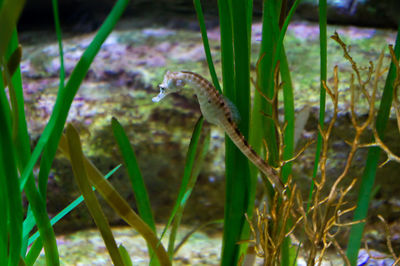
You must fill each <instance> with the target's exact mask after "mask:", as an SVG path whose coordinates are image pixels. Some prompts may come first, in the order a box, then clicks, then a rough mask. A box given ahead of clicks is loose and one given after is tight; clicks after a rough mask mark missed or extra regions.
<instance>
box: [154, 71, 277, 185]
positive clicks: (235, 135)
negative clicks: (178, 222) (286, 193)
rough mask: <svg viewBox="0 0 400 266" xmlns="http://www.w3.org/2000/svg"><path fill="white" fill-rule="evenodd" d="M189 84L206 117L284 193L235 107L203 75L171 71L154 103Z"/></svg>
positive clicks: (273, 170) (166, 75)
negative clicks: (242, 126) (243, 130)
mask: <svg viewBox="0 0 400 266" xmlns="http://www.w3.org/2000/svg"><path fill="white" fill-rule="evenodd" d="M185 85H188V86H187V88H189V89H192V90H194V92H195V94H196V95H197V99H198V101H199V104H200V109H201V112H202V114H203V116H204V118H205V119H206V120H207V121H208V122H210V123H213V124H215V125H217V126H220V127H221V128H222V129H224V131H225V133H226V134H227V135H228V136H229V138H230V139H231V140H232V142H233V143H235V145H236V146H237V147H238V148H239V150H240V151H241V152H242V153H243V154H244V155H245V156H246V157H247V158H248V159H249V160H250V161H251V162H252V163H253V164H254V165H255V166H256V167H257V168H258V169H259V170H260V171H261V172H262V173H263V174H264V175H266V177H267V178H268V180H269V181H270V182H271V184H273V185H275V187H276V188H277V190H278V191H279V192H281V193H282V191H283V184H282V181H281V180H280V178H279V177H278V174H277V173H276V171H275V169H274V168H272V167H271V166H269V165H268V164H267V163H266V162H265V161H264V160H263V159H262V158H261V157H260V156H258V154H257V153H256V152H255V151H254V150H253V149H252V148H251V146H250V145H249V144H248V142H247V140H246V139H245V138H244V136H243V134H242V133H241V132H240V131H239V129H238V127H237V125H236V123H235V122H234V119H233V112H232V109H231V108H230V107H229V104H228V102H227V101H226V100H225V99H224V97H223V96H222V95H221V94H220V93H219V92H218V91H217V90H216V89H215V88H214V86H213V85H212V84H211V83H210V82H209V81H208V80H207V79H205V78H203V77H202V76H200V75H199V74H196V73H193V72H189V71H179V72H169V71H168V72H167V73H166V74H165V76H164V80H163V82H162V83H161V84H160V85H159V88H160V93H159V94H158V96H156V97H154V98H153V101H154V102H158V101H160V100H161V99H162V98H164V97H165V96H166V95H167V94H169V93H172V92H179V91H181V90H182V89H183V88H184V87H185Z"/></svg>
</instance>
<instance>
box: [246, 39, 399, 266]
mask: <svg viewBox="0 0 400 266" xmlns="http://www.w3.org/2000/svg"><path fill="white" fill-rule="evenodd" d="M331 38H332V39H333V40H335V41H336V42H337V43H338V44H339V45H340V46H341V48H342V49H343V52H344V58H345V59H346V60H347V61H348V62H349V63H350V64H351V66H352V70H353V73H352V75H351V78H350V93H351V95H350V96H351V97H350V106H349V114H350V120H351V124H352V130H353V131H354V135H353V136H352V139H350V140H349V139H347V140H345V142H346V143H347V144H348V145H349V147H350V150H349V152H348V154H347V158H346V159H345V164H344V167H343V170H342V171H341V172H340V174H339V175H338V176H337V177H332V176H328V172H327V168H328V158H329V156H330V155H329V145H330V139H331V135H332V130H333V128H334V126H335V123H336V121H337V117H338V112H339V108H338V106H339V94H340V93H339V75H338V67H337V66H336V67H335V68H334V70H333V84H332V85H331V86H330V85H328V84H327V83H326V82H325V81H323V87H324V89H325V91H326V93H327V95H328V96H329V98H330V100H331V102H332V106H333V115H332V117H331V119H330V121H329V122H328V124H327V125H325V126H324V127H323V128H322V127H320V126H319V127H318V130H319V133H320V135H321V137H322V151H321V159H320V162H319V175H318V177H316V178H315V179H314V180H313V183H314V188H313V191H312V196H311V197H310V199H309V203H308V204H306V202H305V201H304V200H303V198H302V196H301V194H300V193H299V191H298V189H296V185H295V184H294V183H295V182H292V181H290V180H291V178H289V181H288V183H287V184H286V191H285V192H286V193H285V196H284V197H283V198H279V199H278V198H277V195H275V197H274V198H273V200H272V202H271V204H270V207H269V209H268V208H267V207H266V205H265V204H264V205H263V207H262V208H261V210H257V211H256V215H255V219H256V221H255V222H253V223H251V222H250V221H249V223H250V228H251V232H252V234H253V238H254V239H253V240H251V242H253V243H254V246H255V251H256V254H257V255H258V256H260V257H263V258H264V265H279V262H280V257H279V256H280V249H281V245H282V243H283V241H284V239H285V237H287V236H289V235H290V234H292V233H293V232H294V229H295V228H296V229H300V230H301V231H302V232H303V234H304V235H305V241H304V245H303V246H302V247H303V248H304V247H306V248H307V250H305V253H306V254H307V255H306V256H307V265H315V264H317V265H320V264H321V263H322V259H323V257H324V255H326V252H327V250H328V248H330V247H333V248H334V249H336V251H337V252H338V253H339V254H340V255H341V256H342V258H343V261H344V263H345V264H347V265H349V264H350V263H349V260H348V259H347V257H346V255H345V252H344V251H343V249H342V247H341V246H340V244H339V242H338V240H337V236H338V235H339V234H340V233H341V231H342V228H343V227H348V226H350V225H353V224H355V223H359V222H363V221H356V222H345V221H343V220H344V219H343V216H344V215H345V214H348V213H350V212H352V211H353V210H354V209H355V207H356V206H355V205H354V203H352V202H348V201H347V200H346V197H347V196H348V194H349V192H350V191H351V190H352V189H353V187H354V185H355V184H356V182H357V177H351V176H350V174H349V170H350V167H351V165H352V162H353V160H354V157H355V153H356V151H357V150H358V149H360V148H364V147H368V146H372V145H373V146H379V147H380V148H381V149H382V150H383V151H384V152H385V153H386V154H387V156H388V160H394V161H400V158H399V157H398V156H396V155H394V154H393V153H392V152H391V151H390V149H389V148H388V147H387V146H386V145H385V144H384V143H383V142H382V141H381V140H380V138H379V136H378V134H377V133H376V130H375V123H374V120H375V113H376V111H375V102H376V97H377V91H378V81H379V79H380V77H381V76H382V75H383V74H384V73H385V71H386V70H385V69H383V67H382V61H383V56H384V54H383V51H382V53H381V54H380V57H379V59H378V61H377V63H376V65H374V64H373V63H372V62H370V63H369V65H368V67H367V68H361V67H359V66H358V65H357V63H356V62H355V61H354V60H353V58H352V57H351V56H350V53H349V49H348V47H347V45H346V44H345V43H344V42H343V41H342V40H341V39H340V37H339V35H338V34H337V33H335V34H334V35H333V36H331ZM391 54H392V58H393V62H395V64H396V67H397V68H396V69H397V75H396V77H397V78H396V81H395V87H394V88H395V89H394V101H393V102H394V107H395V110H396V116H397V119H398V123H399V126H400V101H399V95H398V90H399V89H398V88H399V86H400V66H399V62H398V60H397V59H396V57H395V56H394V52H393V49H391ZM277 72H278V71H277V69H276V70H275V93H274V96H273V97H272V98H271V99H269V98H268V97H266V96H265V95H263V94H261V95H262V96H263V97H264V98H265V99H266V100H267V101H268V102H270V103H271V104H272V105H273V106H274V105H275V104H277V91H278V90H279V88H281V86H282V84H279V79H278V78H279V75H278V74H277ZM357 96H358V97H357ZM360 97H362V99H364V100H365V101H366V102H367V104H368V106H369V109H368V114H367V115H366V117H364V118H363V119H359V118H358V117H357V112H356V109H357V103H358V101H359V100H360ZM271 119H272V120H273V121H274V123H275V126H276V131H277V136H278V137H277V141H279V160H280V162H279V163H278V169H277V170H278V172H280V171H279V169H281V168H282V166H283V165H285V164H286V163H287V162H289V161H292V160H294V159H296V158H297V157H298V156H299V155H300V154H301V153H302V152H303V151H304V149H306V148H307V146H308V145H309V144H307V145H306V146H305V147H304V148H303V149H301V151H300V153H299V154H298V155H296V156H295V157H294V158H293V159H291V160H286V161H285V160H283V157H282V153H283V149H284V143H283V132H284V131H285V124H284V125H283V126H280V124H279V121H278V119H277V116H276V115H272V116H271ZM368 129H369V130H371V131H372V132H374V136H375V142H374V143H372V144H371V143H362V142H361V136H362V135H363V134H365V133H366V132H367V130H368ZM328 179H329V180H334V182H333V184H332V185H329V189H328V182H327V180H328ZM345 179H347V182H343V181H344V180H345ZM346 184H347V185H346ZM327 189H328V193H326V190H327ZM393 254H394V253H393ZM393 254H392V255H393ZM394 258H395V259H396V260H397V257H395V256H394ZM399 260H400V259H399Z"/></svg>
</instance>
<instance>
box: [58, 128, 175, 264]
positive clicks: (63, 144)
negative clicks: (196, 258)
mask: <svg viewBox="0 0 400 266" xmlns="http://www.w3.org/2000/svg"><path fill="white" fill-rule="evenodd" d="M58 147H59V149H60V151H61V152H62V153H63V154H64V155H65V156H67V157H68V158H70V156H71V155H70V153H69V147H68V144H67V140H66V137H65V136H64V135H62V136H61V138H60V143H59V146H58ZM84 163H85V168H86V171H87V176H88V178H89V180H90V182H91V183H92V185H94V186H95V187H96V189H97V191H98V192H99V193H100V194H101V195H102V197H103V198H104V199H105V200H106V202H107V203H108V204H109V205H110V206H111V207H112V208H113V209H114V210H115V212H116V213H117V214H118V215H119V216H120V217H121V218H122V219H124V221H125V222H127V223H128V224H129V225H130V226H132V227H133V228H134V229H135V230H136V231H138V233H139V234H141V235H142V237H143V238H144V239H145V240H146V241H147V243H148V244H149V245H150V246H151V247H152V248H153V250H154V251H155V254H156V255H157V257H158V259H159V261H160V264H161V265H166V266H168V265H171V262H170V260H169V258H168V255H167V252H166V251H165V249H164V246H163V245H162V244H160V243H159V241H158V238H157V236H156V234H155V233H154V232H153V230H151V228H150V227H149V226H148V225H147V224H146V223H145V222H144V221H143V220H142V219H141V218H140V217H139V216H138V215H137V214H136V213H135V211H133V210H132V208H131V207H130V206H129V204H128V202H126V201H125V200H124V199H123V198H122V197H121V195H120V194H119V193H118V192H117V191H116V190H115V188H114V187H113V186H112V185H111V184H110V183H109V182H108V180H106V179H105V178H104V177H103V176H102V174H101V173H100V171H99V170H98V169H97V168H96V167H95V166H94V165H93V164H92V162H91V161H90V160H89V159H87V158H86V157H85V158H84Z"/></svg>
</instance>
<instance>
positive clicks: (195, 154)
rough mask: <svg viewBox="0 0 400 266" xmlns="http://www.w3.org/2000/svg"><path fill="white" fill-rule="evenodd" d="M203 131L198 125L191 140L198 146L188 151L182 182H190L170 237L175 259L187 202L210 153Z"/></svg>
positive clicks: (169, 241) (170, 246)
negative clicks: (177, 237) (176, 241)
mask: <svg viewBox="0 0 400 266" xmlns="http://www.w3.org/2000/svg"><path fill="white" fill-rule="evenodd" d="M201 130H202V127H199V126H197V124H196V126H195V130H194V132H193V137H192V139H191V143H192V142H197V145H191V144H189V150H188V155H187V159H186V165H185V172H184V176H183V178H182V180H188V181H187V185H186V188H185V194H184V196H183V198H182V203H181V204H179V205H178V206H179V207H178V209H177V211H176V215H175V218H174V222H173V224H172V228H171V232H170V235H169V240H168V254H169V256H170V258H172V257H173V255H174V253H175V250H176V248H175V239H176V235H177V233H178V228H179V226H180V224H181V219H182V216H183V211H184V209H185V206H186V202H187V200H188V198H189V197H190V195H191V193H192V191H193V188H194V185H195V184H196V181H197V177H198V175H199V173H200V170H201V167H202V165H203V162H204V157H205V156H206V154H207V152H208V148H209V144H210V133H209V132H208V133H206V136H204V134H202V132H201ZM199 133H200V134H199ZM203 133H204V132H203ZM201 135H203V138H201V137H202V136H201ZM192 158H193V165H192V166H191V169H189V167H190V165H189V164H190V163H191V161H192ZM186 168H187V169H189V170H190V171H189V170H187V171H186ZM182 183H183V182H182ZM182 189H183V188H182ZM177 204H178V202H177Z"/></svg>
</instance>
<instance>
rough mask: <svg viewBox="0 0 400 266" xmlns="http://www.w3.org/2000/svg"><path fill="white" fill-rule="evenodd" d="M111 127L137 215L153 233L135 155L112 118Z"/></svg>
mask: <svg viewBox="0 0 400 266" xmlns="http://www.w3.org/2000/svg"><path fill="white" fill-rule="evenodd" d="M111 125H112V129H113V133H114V137H115V139H116V140H117V143H118V147H119V150H120V152H121V154H122V158H123V159H124V164H125V166H126V167H127V170H128V174H129V179H130V181H131V184H132V189H133V193H134V195H135V199H136V204H137V208H138V211H139V214H140V216H141V217H142V219H143V221H145V222H146V223H147V224H148V225H149V226H150V227H151V229H153V231H154V232H155V231H156V225H155V223H154V218H153V213H152V210H151V205H150V200H149V195H148V194H147V188H146V185H145V184H144V181H143V177H142V174H141V172H140V169H139V165H138V163H137V160H136V156H135V153H134V151H133V149H132V147H131V144H130V142H129V139H128V137H127V136H126V133H125V131H124V129H123V127H122V126H121V124H120V123H119V122H118V120H117V119H116V118H114V117H113V118H112V121H111Z"/></svg>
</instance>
